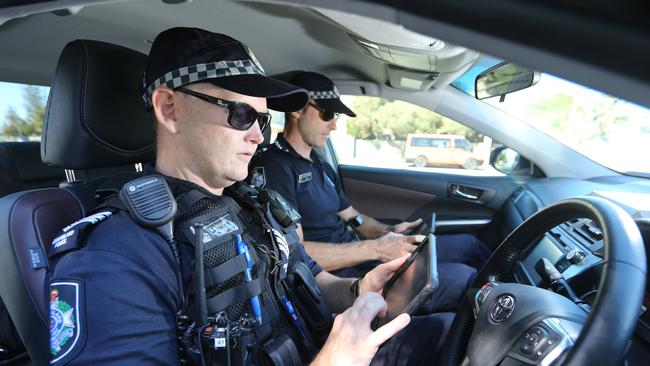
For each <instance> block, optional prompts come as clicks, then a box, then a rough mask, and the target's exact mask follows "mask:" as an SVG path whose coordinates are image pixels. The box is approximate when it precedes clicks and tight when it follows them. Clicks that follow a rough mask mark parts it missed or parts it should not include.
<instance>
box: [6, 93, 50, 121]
mask: <svg viewBox="0 0 650 366" xmlns="http://www.w3.org/2000/svg"><path fill="white" fill-rule="evenodd" d="M23 87H24V85H23V84H14V83H5V82H0V126H2V125H4V120H5V115H6V114H7V111H8V110H9V107H13V108H14V110H15V111H16V112H17V113H18V115H20V116H21V117H25V108H24V107H23V103H24V101H23ZM49 89H50V88H48V87H41V90H42V92H43V93H44V94H45V93H47V92H48V91H49Z"/></svg>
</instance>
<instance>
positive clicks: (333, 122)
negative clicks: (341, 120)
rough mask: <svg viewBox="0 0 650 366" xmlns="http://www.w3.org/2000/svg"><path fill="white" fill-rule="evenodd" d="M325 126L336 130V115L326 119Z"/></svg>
mask: <svg viewBox="0 0 650 366" xmlns="http://www.w3.org/2000/svg"><path fill="white" fill-rule="evenodd" d="M327 128H329V129H330V130H332V131H334V130H336V117H334V118H332V119H331V120H329V121H327Z"/></svg>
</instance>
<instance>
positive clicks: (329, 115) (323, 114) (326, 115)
mask: <svg viewBox="0 0 650 366" xmlns="http://www.w3.org/2000/svg"><path fill="white" fill-rule="evenodd" d="M309 105H310V106H312V107H314V108H316V109H317V110H318V112H320V113H319V114H320V119H322V120H323V121H325V122H327V121H331V120H332V119H334V118H339V114H338V113H336V112H332V111H328V110H326V109H324V108H321V107H319V106H317V105H316V104H314V103H311V102H309Z"/></svg>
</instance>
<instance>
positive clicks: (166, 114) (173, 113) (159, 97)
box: [151, 86, 180, 134]
mask: <svg viewBox="0 0 650 366" xmlns="http://www.w3.org/2000/svg"><path fill="white" fill-rule="evenodd" d="M177 102H178V93H176V92H174V91H173V90H171V89H170V88H168V87H166V86H160V87H158V88H156V89H155V90H154V91H153V93H152V94H151V104H152V105H153V113H154V115H155V116H156V120H157V121H158V123H159V124H160V126H158V129H160V128H163V129H165V130H167V131H168V132H169V133H172V134H175V133H178V132H179V127H180V126H179V123H178V118H177V116H178V114H177V107H178V105H177Z"/></svg>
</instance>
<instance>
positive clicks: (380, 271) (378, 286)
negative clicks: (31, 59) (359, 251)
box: [359, 255, 409, 295]
mask: <svg viewBox="0 0 650 366" xmlns="http://www.w3.org/2000/svg"><path fill="white" fill-rule="evenodd" d="M408 257H409V256H408V255H404V256H402V257H400V258H397V259H394V260H392V261H390V262H386V263H382V264H380V265H378V266H377V267H375V268H373V269H372V271H370V272H368V273H366V275H365V276H364V277H363V279H362V280H361V283H359V295H361V294H363V293H366V292H377V293H381V292H382V290H383V289H384V286H385V285H386V282H388V280H390V278H391V277H393V274H394V273H395V272H397V270H398V269H399V268H400V267H401V266H402V264H403V263H404V261H406V259H408Z"/></svg>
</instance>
